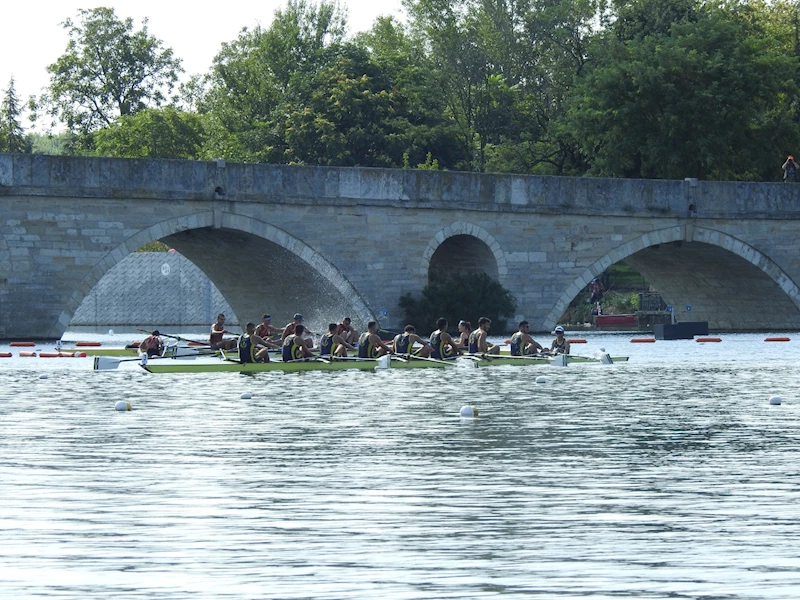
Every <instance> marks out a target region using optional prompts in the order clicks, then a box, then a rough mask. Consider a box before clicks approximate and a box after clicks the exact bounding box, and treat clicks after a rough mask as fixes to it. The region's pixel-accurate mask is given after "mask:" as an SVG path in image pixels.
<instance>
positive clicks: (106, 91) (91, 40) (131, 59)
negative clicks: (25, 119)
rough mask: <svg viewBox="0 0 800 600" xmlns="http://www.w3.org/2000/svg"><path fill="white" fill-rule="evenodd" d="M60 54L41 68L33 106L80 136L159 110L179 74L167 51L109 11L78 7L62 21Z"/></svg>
mask: <svg viewBox="0 0 800 600" xmlns="http://www.w3.org/2000/svg"><path fill="white" fill-rule="evenodd" d="M62 25H63V27H64V28H65V29H67V31H68V32H69V42H68V44H67V49H66V52H65V53H64V54H63V55H62V56H61V57H60V58H59V59H58V60H57V61H56V62H55V63H53V64H51V65H49V66H48V67H47V70H48V72H49V73H50V85H49V87H48V89H47V90H46V92H45V94H44V95H43V96H42V98H40V100H39V105H41V106H42V107H45V108H47V110H48V112H49V113H50V114H51V116H52V117H53V118H54V119H58V120H60V121H62V122H63V123H64V124H65V125H66V126H67V128H68V129H69V130H70V131H71V132H74V133H78V134H81V135H83V136H86V134H89V133H91V132H93V131H96V130H98V129H100V128H102V127H108V126H109V125H111V124H112V123H113V122H114V121H115V120H116V119H117V118H118V117H121V116H126V115H132V114H135V113H137V112H139V111H141V110H143V109H145V108H147V107H150V106H160V105H161V104H162V103H163V102H164V101H165V99H166V95H167V94H169V92H170V91H171V90H172V88H173V86H174V85H175V83H176V81H177V79H178V73H180V72H181V71H182V68H181V61H180V60H179V59H177V58H175V57H174V56H173V53H172V50H171V49H169V48H163V47H162V43H161V41H160V40H158V39H156V38H155V37H153V36H151V35H150V34H149V33H148V31H147V19H145V20H144V21H143V23H142V28H141V29H139V30H138V31H135V30H134V27H133V20H132V19H130V18H128V19H125V20H119V19H118V18H117V16H116V15H115V14H114V9H112V8H102V7H101V8H94V9H88V10H86V9H82V10H80V11H79V21H78V22H73V21H72V20H71V19H67V20H66V21H65V22H64V23H62Z"/></svg>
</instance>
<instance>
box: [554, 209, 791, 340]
mask: <svg viewBox="0 0 800 600" xmlns="http://www.w3.org/2000/svg"><path fill="white" fill-rule="evenodd" d="M683 242H686V243H687V244H698V245H699V244H706V245H708V246H711V247H713V248H715V249H720V250H723V251H726V252H725V253H724V254H728V255H733V256H735V257H738V258H739V259H740V261H738V262H739V264H741V265H745V264H747V265H750V266H751V267H752V271H753V272H754V273H755V272H757V273H758V274H760V276H761V277H762V278H763V279H764V280H769V281H771V282H772V284H773V285H774V287H773V289H779V290H780V291H782V292H783V293H784V296H783V298H780V299H776V298H775V297H774V296H772V297H768V298H764V299H763V301H764V302H765V303H766V302H767V301H770V302H771V303H772V302H775V301H776V300H777V301H782V300H785V301H786V302H787V303H790V304H791V305H792V307H793V311H794V312H796V313H797V314H798V315H799V316H800V288H798V286H797V284H796V283H795V282H794V281H793V280H792V279H791V278H790V277H789V276H788V275H787V274H786V272H785V271H783V269H781V268H780V267H779V266H778V265H777V264H776V263H775V262H774V261H773V260H772V259H770V258H769V257H768V256H766V255H765V254H763V253H762V252H760V251H759V250H756V249H755V248H754V247H752V246H750V245H748V244H746V243H745V242H743V241H741V240H739V239H736V238H735V237H733V236H731V235H728V234H726V233H723V232H721V231H717V230H714V229H710V228H706V227H699V226H696V225H685V226H676V227H669V228H665V229H660V230H657V231H652V232H649V233H646V234H644V235H641V236H639V237H638V238H636V239H633V240H630V241H628V242H626V243H624V244H622V245H620V246H618V247H616V248H613V249H612V250H610V251H609V252H608V253H606V254H605V255H604V256H602V257H601V258H599V259H598V260H596V261H595V262H593V263H592V264H591V265H589V267H587V268H586V270H585V271H584V272H583V273H582V274H581V275H579V276H578V277H576V278H575V279H574V280H573V281H572V282H571V283H570V285H569V286H568V287H567V289H566V290H565V291H564V292H563V293H562V294H561V296H560V297H559V299H558V301H557V302H556V305H555V306H554V307H553V309H552V310H551V311H550V313H549V314H548V315H547V318H546V320H545V322H544V326H545V327H546V328H552V327H554V326H555V325H556V324H557V323H558V319H559V318H560V317H561V315H563V314H564V312H565V311H566V309H567V307H568V306H569V304H570V302H572V300H573V299H574V298H575V297H576V296H577V295H578V294H579V293H580V292H581V291H582V290H584V289H585V288H586V286H587V285H588V284H589V283H590V282H591V280H592V279H593V278H595V277H598V276H599V275H600V274H602V273H603V271H605V270H606V269H607V268H609V267H610V266H611V265H613V264H615V263H617V262H619V261H621V260H627V261H628V262H629V263H630V262H636V263H637V264H633V265H632V266H633V267H634V268H637V270H639V271H643V270H644V269H643V268H642V267H646V266H647V264H646V260H647V259H642V260H637V261H632V260H631V259H632V258H635V256H634V255H637V253H640V252H641V251H643V250H646V249H648V248H651V249H655V248H658V247H659V246H661V245H662V244H673V245H675V247H679V246H680V244H681V243H683ZM639 256H641V255H639ZM719 257H720V255H718V256H717V257H716V258H717V259H719ZM643 274H644V275H645V276H646V277H647V278H648V280H650V281H651V282H655V281H654V280H655V279H656V278H657V277H658V274H657V273H653V274H649V273H643ZM656 287H657V288H658V286H656ZM658 291H659V293H662V296H664V299H665V300H666V301H667V302H668V303H672V304H676V305H679V304H680V302H681V300H682V299H680V298H675V299H670V298H669V297H668V295H666V294H664V293H663V291H662V290H661V289H658ZM735 301H736V300H735V299H734V300H732V302H734V303H735ZM792 307H789V309H790V311H791V310H792ZM692 318H693V319H695V320H709V321H714V319H713V318H711V319H710V318H708V316H707V315H706V314H700V315H698V314H695V315H693V317H692ZM684 320H689V319H684ZM723 321H724V319H723ZM717 323H718V324H720V323H719V320H718V321H717ZM721 324H722V325H726V323H724V322H723V323H721ZM740 327H741V328H742V329H747V328H748V327H747V325H746V324H744V325H743V326H740ZM783 327H787V328H790V327H792V323H786V324H785V325H783ZM794 327H796V325H794Z"/></svg>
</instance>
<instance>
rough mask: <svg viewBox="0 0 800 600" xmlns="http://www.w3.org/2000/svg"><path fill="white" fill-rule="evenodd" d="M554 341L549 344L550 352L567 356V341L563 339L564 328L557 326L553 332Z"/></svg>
mask: <svg viewBox="0 0 800 600" xmlns="http://www.w3.org/2000/svg"><path fill="white" fill-rule="evenodd" d="M555 334H556V339H554V340H553V343H552V344H550V352H552V353H553V354H569V341H568V340H567V339H565V338H564V328H563V327H561V325H559V326H558V327H556V330H555Z"/></svg>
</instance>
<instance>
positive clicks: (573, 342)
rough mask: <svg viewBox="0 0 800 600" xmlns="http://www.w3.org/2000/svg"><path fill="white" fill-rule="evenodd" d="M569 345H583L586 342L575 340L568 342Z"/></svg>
mask: <svg viewBox="0 0 800 600" xmlns="http://www.w3.org/2000/svg"><path fill="white" fill-rule="evenodd" d="M568 341H569V343H570V344H585V343H586V340H584V339H580V338H579V339H576V340H568Z"/></svg>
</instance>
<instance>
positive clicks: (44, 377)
mask: <svg viewBox="0 0 800 600" xmlns="http://www.w3.org/2000/svg"><path fill="white" fill-rule="evenodd" d="M39 379H47V375H39Z"/></svg>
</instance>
